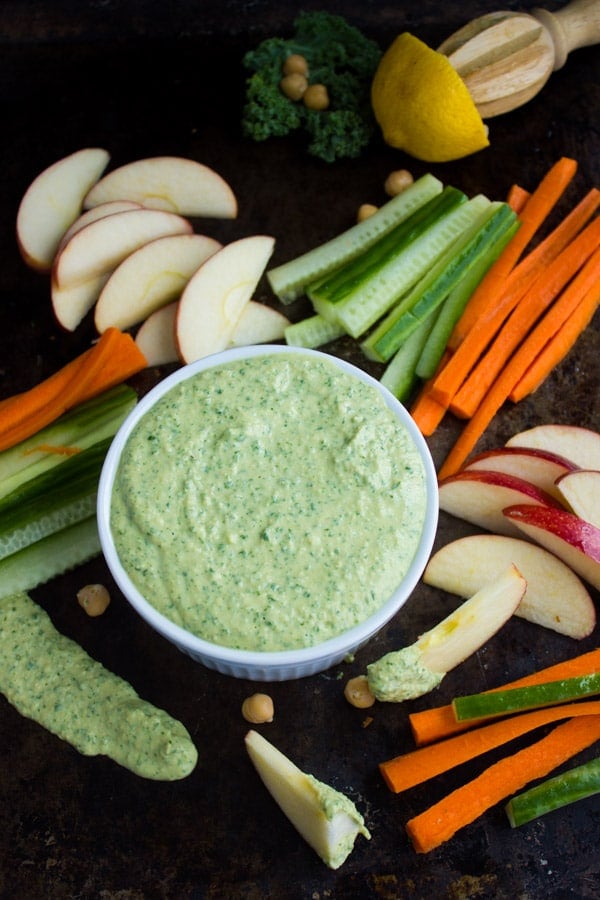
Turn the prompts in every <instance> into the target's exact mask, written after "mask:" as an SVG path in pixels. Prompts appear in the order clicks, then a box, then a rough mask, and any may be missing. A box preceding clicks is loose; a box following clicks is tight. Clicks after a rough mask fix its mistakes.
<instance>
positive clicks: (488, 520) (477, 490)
mask: <svg viewBox="0 0 600 900" xmlns="http://www.w3.org/2000/svg"><path fill="white" fill-rule="evenodd" d="M525 503H534V504H536V505H544V506H548V507H551V508H558V507H559V503H558V502H557V501H556V500H555V499H554V498H553V497H552V496H551V495H550V494H548V493H547V492H546V491H542V490H541V489H540V488H538V487H536V486H535V485H534V484H531V483H530V482H529V481H525V479H523V478H518V477H517V476H516V475H510V474H508V473H506V472H492V471H489V470H487V469H470V470H467V469H465V470H463V471H462V472H459V473H458V474H456V475H450V476H449V477H448V478H445V479H443V480H442V481H441V482H440V485H439V505H440V509H443V510H444V512H447V513H450V514H451V515H453V516H456V517H457V518H459V519H464V520H465V521H466V522H471V523H472V524H473V525H478V526H479V527H480V528H485V529H487V531H491V532H493V533H494V534H506V535H509V536H513V537H514V536H518V535H519V534H520V532H519V530H518V528H517V527H516V525H513V524H512V522H510V520H508V519H507V518H506V516H504V515H503V513H502V510H503V509H504V508H505V507H506V506H514V505H516V504H525Z"/></svg>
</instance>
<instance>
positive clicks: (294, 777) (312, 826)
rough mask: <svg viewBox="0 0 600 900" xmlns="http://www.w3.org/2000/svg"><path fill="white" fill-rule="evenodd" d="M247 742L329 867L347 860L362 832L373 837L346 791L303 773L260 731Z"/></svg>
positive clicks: (271, 787) (275, 793) (280, 801)
mask: <svg viewBox="0 0 600 900" xmlns="http://www.w3.org/2000/svg"><path fill="white" fill-rule="evenodd" d="M245 745H246V750H247V751H248V755H249V756H250V759H251V760H252V763H253V765H254V768H255V769H256V771H257V772H258V774H259V776H260V778H261V780H262V782H263V784H264V785H265V787H266V788H267V790H268V791H269V793H270V794H271V796H272V797H273V799H274V800H275V802H276V803H277V805H278V806H279V808H280V809H281V811H282V812H283V813H284V814H285V815H286V816H287V818H288V819H289V821H290V822H291V823H292V825H293V826H294V828H295V829H296V831H298V832H299V834H300V835H301V836H302V837H303V838H304V840H305V841H306V842H307V844H309V845H310V846H311V847H312V848H313V850H314V851H315V853H316V854H317V855H318V856H320V858H321V859H322V860H323V862H324V863H325V865H327V866H329V868H330V869H339V867H340V866H341V865H342V863H344V862H345V860H346V859H347V858H348V856H349V855H350V853H351V852H352V849H353V847H354V842H355V840H356V838H357V837H358V835H359V834H362V835H363V837H365V838H367V840H370V838H371V835H370V834H369V831H368V829H367V828H366V826H365V822H364V819H363V817H362V816H361V814H360V813H359V811H358V810H357V808H356V806H355V805H354V803H353V802H352V801H351V800H350V799H349V798H348V797H346V795H345V794H342V793H341V792H340V791H337V790H336V789H335V788H332V787H330V786H329V785H327V784H324V783H323V782H321V781H318V780H317V779H316V778H315V777H314V776H313V775H308V774H307V773H305V772H303V771H302V770H301V769H299V768H298V766H296V765H295V763H293V762H292V761H291V760H290V759H289V758H288V757H287V756H285V754H283V753H282V752H281V751H280V750H278V749H277V748H276V747H274V746H273V744H271V743H270V742H269V741H267V739H266V738H264V737H263V736H262V735H261V734H259V733H258V732H257V731H254V730H251V731H249V732H248V733H247V735H246V737H245Z"/></svg>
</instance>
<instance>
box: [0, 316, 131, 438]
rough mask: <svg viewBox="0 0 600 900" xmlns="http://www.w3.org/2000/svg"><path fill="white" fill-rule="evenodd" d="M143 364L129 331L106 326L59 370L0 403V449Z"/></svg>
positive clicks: (110, 385) (126, 376) (123, 377)
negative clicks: (97, 338)
mask: <svg viewBox="0 0 600 900" xmlns="http://www.w3.org/2000/svg"><path fill="white" fill-rule="evenodd" d="M145 365H146V359H145V357H144V356H143V354H142V353H141V352H140V351H139V349H138V347H137V345H136V344H135V342H134V341H133V339H132V338H131V336H130V335H127V334H123V333H122V332H121V331H119V330H118V329H116V328H110V329H107V330H106V331H105V332H104V334H103V335H102V337H101V338H100V339H99V340H98V342H97V343H96V344H95V345H94V346H93V347H90V349H89V350H86V351H85V352H84V353H82V354H80V355H79V356H78V357H76V359H74V360H72V361H71V362H69V363H67V365H66V366H63V368H62V369H59V371H58V372H55V373H54V374H53V375H51V376H50V377H49V378H47V379H45V380H44V381H42V382H40V383H39V384H37V385H35V386H34V387H33V388H31V389H30V390H28V391H24V392H23V393H21V394H16V395H15V396H13V397H9V398H7V399H6V400H4V401H3V402H2V403H1V404H0V450H4V449H6V448H7V447H12V446H14V445H15V444H18V443H20V442H21V441H22V440H25V439H26V438H28V437H30V436H31V435H33V434H35V433H36V432H37V431H39V430H40V429H41V428H44V427H45V426H46V425H49V424H50V423H51V422H53V421H55V420H56V419H57V418H58V417H59V416H61V415H62V414H63V413H64V412H66V411H67V410H68V409H71V408H72V407H73V406H76V405H78V404H79V403H82V402H83V401H84V400H88V399H90V398H91V397H94V396H96V395H97V394H99V393H101V392H102V391H103V390H107V389H108V388H109V387H114V385H115V384H119V383H120V382H122V381H125V379H126V378H129V377H130V376H131V375H133V374H134V373H135V372H139V371H140V370H141V369H142V368H144V367H145Z"/></svg>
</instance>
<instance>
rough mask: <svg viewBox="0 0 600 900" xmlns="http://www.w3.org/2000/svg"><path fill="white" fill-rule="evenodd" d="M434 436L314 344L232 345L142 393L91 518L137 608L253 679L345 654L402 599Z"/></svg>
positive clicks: (434, 501) (421, 561) (199, 653)
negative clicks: (429, 442)
mask: <svg viewBox="0 0 600 900" xmlns="http://www.w3.org/2000/svg"><path fill="white" fill-rule="evenodd" d="M437 510H438V498H437V482H436V476H435V470H434V467H433V463H432V461H431V457H430V455H429V451H428V449H427V445H426V443H425V441H424V439H423V438H422V436H421V435H420V433H419V431H418V429H417V428H416V426H415V425H414V423H413V421H412V419H411V418H410V416H409V414H408V413H407V411H406V410H405V409H404V407H403V406H401V404H399V403H398V402H397V401H396V400H395V398H394V397H392V395H391V394H390V393H389V392H388V391H387V390H386V389H385V388H383V387H382V386H381V385H380V384H379V382H377V381H376V380H374V379H373V378H371V377H370V376H369V375H367V374H366V373H365V372H363V371H362V370H359V369H357V368H356V367H354V366H352V365H350V364H349V363H346V362H345V361H343V360H340V359H337V358H335V357H332V356H329V355H327V354H324V353H321V352H319V351H314V350H304V349H297V348H290V347H285V346H281V345H278V346H269V345H262V346H257V347H252V348H236V349H233V350H228V351H225V352H223V353H219V354H216V355H214V356H211V357H207V358H205V359H202V360H200V361H198V362H197V363H192V364H191V365H188V366H185V367H183V368H181V369H180V370H178V371H177V372H175V373H174V374H173V375H171V376H170V377H168V378H166V379H165V380H164V381H162V382H161V383H160V384H159V385H157V387H155V388H154V390H152V391H150V393H149V394H147V395H146V396H145V397H144V398H143V399H142V400H141V401H140V403H139V404H138V405H137V407H136V408H135V410H134V411H133V412H132V413H131V414H130V416H129V417H128V418H127V420H126V421H125V423H124V424H123V426H122V427H121V429H120V431H119V432H118V434H117V436H116V437H115V439H114V441H113V443H112V445H111V448H110V450H109V453H108V455H107V458H106V462H105V465H104V468H103V472H102V476H101V479H100V486H99V494H98V526H99V532H100V540H101V543H102V549H103V552H104V555H105V558H106V560H107V563H108V565H109V567H110V569H111V572H112V574H113V576H114V578H115V580H116V582H117V584H118V585H119V587H120V588H121V590H122V591H123V593H124V595H125V596H126V597H127V599H128V600H129V602H130V603H131V604H132V605H133V606H134V608H135V609H136V610H137V611H138V612H139V613H140V614H141V615H142V616H143V618H144V619H145V620H146V621H147V622H148V623H149V624H150V625H151V626H152V627H153V628H155V629H156V630H157V631H158V632H160V633H161V634H162V635H163V636H164V637H166V638H167V639H168V640H170V641H172V642H173V643H174V644H176V645H177V646H178V647H179V648H180V649H181V650H182V651H184V652H186V653H188V654H189V655H190V656H192V657H193V658H194V659H196V660H198V661H199V662H201V663H203V664H204V665H206V666H207V667H209V668H212V669H216V670H218V671H220V672H222V673H224V674H229V675H233V676H236V677H241V678H249V679H253V680H264V681H270V680H284V679H289V678H298V677H302V676H304V675H310V674H314V673H315V672H318V671H322V670H324V669H326V668H329V667H330V666H332V665H335V664H336V663H338V662H340V661H341V660H342V659H344V657H346V656H347V655H348V654H351V653H353V652H355V651H356V650H357V649H358V648H359V647H361V646H362V645H363V644H364V643H365V642H366V641H368V640H369V638H371V637H372V636H373V635H374V634H375V633H376V632H377V631H379V629H380V628H381V627H382V626H383V625H384V624H385V623H386V622H388V621H389V619H390V618H391V617H392V616H393V615H394V614H395V613H396V612H397V611H398V610H399V609H400V607H401V606H402V605H403V603H404V602H405V601H406V600H407V599H408V597H409V596H410V594H411V592H412V590H413V589H414V587H415V585H416V583H417V581H418V579H419V578H420V577H421V574H422V572H423V569H424V568H425V565H426V562H427V559H428V557H429V554H430V552H431V547H432V545H433V540H434V536H435V529H436V525H437Z"/></svg>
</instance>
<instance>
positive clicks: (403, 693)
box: [367, 644, 445, 703]
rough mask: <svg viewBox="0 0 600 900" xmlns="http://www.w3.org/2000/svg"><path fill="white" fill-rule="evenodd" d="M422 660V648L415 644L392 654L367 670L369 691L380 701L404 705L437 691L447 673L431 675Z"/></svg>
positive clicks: (432, 673) (388, 654) (372, 664)
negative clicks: (405, 701)
mask: <svg viewBox="0 0 600 900" xmlns="http://www.w3.org/2000/svg"><path fill="white" fill-rule="evenodd" d="M421 657H422V654H421V651H420V650H419V648H418V647H417V646H416V645H415V644H412V645H411V646H410V647H403V648H402V649H401V650H392V652H391V653H386V654H385V656H382V657H381V659H378V660H377V662H374V663H371V665H369V666H367V679H368V682H369V690H370V691H371V693H372V694H373V696H374V697H375V698H376V699H377V700H383V701H387V702H389V703H401V702H402V701H403V700H412V699H414V698H415V697H422V696H423V694H428V693H429V691H432V690H433V689H434V688H435V687H437V686H438V684H439V683H440V682H441V680H442V679H443V677H444V674H445V673H444V672H432V670H431V669H428V668H427V666H425V665H424V664H423V662H422V659H421Z"/></svg>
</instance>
